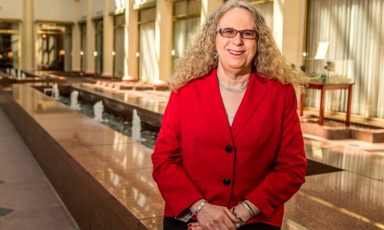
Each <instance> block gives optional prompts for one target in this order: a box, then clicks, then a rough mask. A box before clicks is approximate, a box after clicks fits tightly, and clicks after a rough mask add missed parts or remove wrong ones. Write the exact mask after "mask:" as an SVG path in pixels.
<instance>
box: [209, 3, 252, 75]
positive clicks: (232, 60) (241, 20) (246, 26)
mask: <svg viewBox="0 0 384 230" xmlns="http://www.w3.org/2000/svg"><path fill="white" fill-rule="evenodd" d="M228 28H229V29H232V30H225V29H228ZM217 29H218V30H219V29H221V33H220V32H218V33H217V34H216V41H215V44H216V51H217V53H218V55H219V60H218V67H219V68H223V70H225V71H229V72H232V73H234V74H236V73H237V74H241V73H243V74H244V73H248V72H250V71H251V65H252V61H253V59H254V57H255V54H256V50H257V44H256V38H252V37H253V35H256V31H254V30H255V23H254V18H253V15H252V14H251V13H250V12H249V11H247V10H245V9H242V8H233V9H231V10H229V11H228V12H226V13H225V14H224V15H223V16H222V17H221V19H220V21H219V25H218V28H217ZM233 29H234V30H238V31H243V32H242V34H241V32H237V34H236V35H235V36H234V37H233V35H234V33H236V31H233ZM244 30H247V31H244ZM231 34H232V35H231ZM223 36H225V37H223ZM231 36H232V38H231ZM244 37H245V38H244Z"/></svg>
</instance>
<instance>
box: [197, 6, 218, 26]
mask: <svg viewBox="0 0 384 230" xmlns="http://www.w3.org/2000/svg"><path fill="white" fill-rule="evenodd" d="M223 2H224V1H223V0H201V13H200V19H201V25H203V24H204V22H205V20H206V19H207V17H208V16H209V14H210V13H211V12H212V11H213V10H214V9H215V8H216V7H218V6H220V5H221V4H223Z"/></svg>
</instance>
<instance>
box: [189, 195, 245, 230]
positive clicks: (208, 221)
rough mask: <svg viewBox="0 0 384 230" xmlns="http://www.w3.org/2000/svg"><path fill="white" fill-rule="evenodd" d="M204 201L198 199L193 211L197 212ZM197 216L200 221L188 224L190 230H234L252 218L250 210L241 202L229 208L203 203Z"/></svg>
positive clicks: (192, 208)
mask: <svg viewBox="0 0 384 230" xmlns="http://www.w3.org/2000/svg"><path fill="white" fill-rule="evenodd" d="M202 202H205V201H204V200H200V201H197V202H196V203H195V204H194V205H193V206H192V207H191V211H192V212H194V213H195V212H196V210H197V209H198V208H199V207H200V206H201V204H203V203H202ZM196 217H197V220H198V222H195V223H190V224H188V230H233V229H237V228H239V227H240V226H241V225H242V224H243V223H245V222H247V221H248V219H249V218H251V216H250V214H249V212H248V210H247V209H246V208H245V207H244V206H243V205H241V204H238V205H236V206H235V207H233V208H231V209H228V208H227V207H223V206H218V205H213V204H209V203H206V204H203V207H202V208H200V210H198V213H197V216H196ZM241 222H243V223H241Z"/></svg>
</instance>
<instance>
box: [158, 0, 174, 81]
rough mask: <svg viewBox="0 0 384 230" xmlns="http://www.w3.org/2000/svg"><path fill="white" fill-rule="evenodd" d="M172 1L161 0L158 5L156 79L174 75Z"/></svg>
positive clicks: (167, 78) (166, 78)
mask: <svg viewBox="0 0 384 230" xmlns="http://www.w3.org/2000/svg"><path fill="white" fill-rule="evenodd" d="M172 37H173V36H172V1H166V0H159V1H157V5H156V22H155V47H156V60H157V66H154V67H155V81H157V80H163V81H166V80H169V79H170V78H171V75H172V56H171V52H172Z"/></svg>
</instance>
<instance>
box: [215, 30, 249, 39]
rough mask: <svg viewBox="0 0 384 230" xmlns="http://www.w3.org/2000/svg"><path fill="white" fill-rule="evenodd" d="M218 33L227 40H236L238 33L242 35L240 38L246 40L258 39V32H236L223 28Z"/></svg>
mask: <svg viewBox="0 0 384 230" xmlns="http://www.w3.org/2000/svg"><path fill="white" fill-rule="evenodd" d="M217 32H219V34H220V35H221V36H222V37H225V38H234V37H236V35H237V33H240V37H241V38H244V39H256V37H257V32H256V30H235V29H232V28H221V29H218V30H217Z"/></svg>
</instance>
